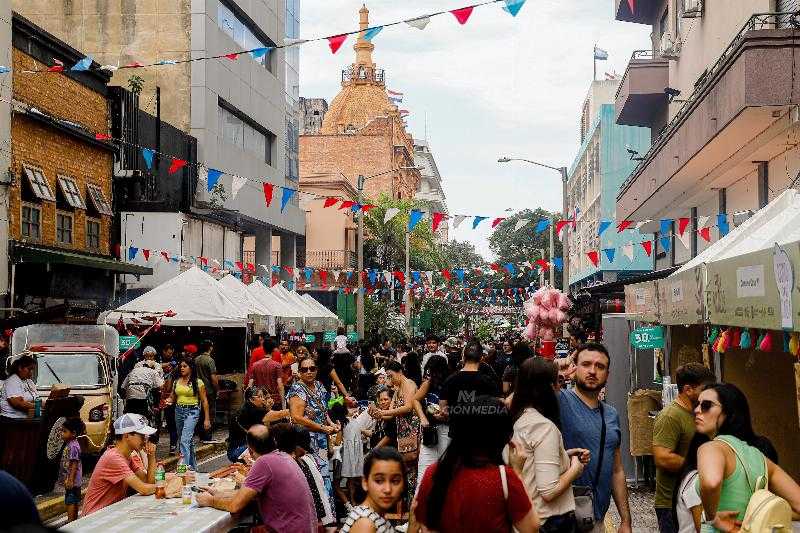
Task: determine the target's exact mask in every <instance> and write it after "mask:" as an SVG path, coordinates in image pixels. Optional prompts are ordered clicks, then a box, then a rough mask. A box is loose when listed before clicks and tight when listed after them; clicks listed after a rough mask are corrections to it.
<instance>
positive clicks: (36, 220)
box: [21, 204, 42, 241]
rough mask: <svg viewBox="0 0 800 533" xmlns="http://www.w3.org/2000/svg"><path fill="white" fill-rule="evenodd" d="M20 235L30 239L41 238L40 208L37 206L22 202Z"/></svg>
mask: <svg viewBox="0 0 800 533" xmlns="http://www.w3.org/2000/svg"><path fill="white" fill-rule="evenodd" d="M21 219H22V237H23V238H25V239H29V240H32V241H38V240H39V239H41V238H42V210H41V208H39V207H38V206H35V205H31V204H22V217H21Z"/></svg>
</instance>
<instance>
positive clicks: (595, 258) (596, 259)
mask: <svg viewBox="0 0 800 533" xmlns="http://www.w3.org/2000/svg"><path fill="white" fill-rule="evenodd" d="M586 256H587V257H588V258H589V261H591V262H592V264H593V265H594V266H595V267H597V266H599V265H600V255H599V254H598V253H597V251H596V250H592V251H590V252H586Z"/></svg>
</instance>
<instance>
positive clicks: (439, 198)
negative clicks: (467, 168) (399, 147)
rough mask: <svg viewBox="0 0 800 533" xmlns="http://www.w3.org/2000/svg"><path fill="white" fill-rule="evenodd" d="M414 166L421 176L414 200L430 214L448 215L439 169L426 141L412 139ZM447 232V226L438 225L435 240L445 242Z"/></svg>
mask: <svg viewBox="0 0 800 533" xmlns="http://www.w3.org/2000/svg"><path fill="white" fill-rule="evenodd" d="M414 164H415V165H416V166H417V167H418V168H419V169H420V174H421V176H422V179H420V181H419V188H418V189H417V192H416V194H414V198H415V199H417V200H422V201H423V202H425V203H426V205H427V206H428V209H429V211H431V212H436V213H445V214H449V211H448V210H447V199H446V198H445V195H444V189H443V188H442V175H441V174H439V167H438V166H437V165H436V159H435V158H434V157H433V152H432V151H431V147H430V145H429V144H428V141H427V140H425V141H423V140H420V139H414ZM448 230H449V224H440V225H439V228H438V229H437V230H436V238H437V239H438V240H439V241H440V242H446V241H447V239H448Z"/></svg>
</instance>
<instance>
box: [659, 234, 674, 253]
mask: <svg viewBox="0 0 800 533" xmlns="http://www.w3.org/2000/svg"><path fill="white" fill-rule="evenodd" d="M659 242H660V243H661V247H662V248H663V249H664V251H665V252H669V249H670V247H671V246H672V239H670V238H669V237H661V238H660V239H659Z"/></svg>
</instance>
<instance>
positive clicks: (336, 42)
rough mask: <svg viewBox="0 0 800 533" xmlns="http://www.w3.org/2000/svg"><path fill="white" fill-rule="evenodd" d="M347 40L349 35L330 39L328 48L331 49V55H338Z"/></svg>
mask: <svg viewBox="0 0 800 533" xmlns="http://www.w3.org/2000/svg"><path fill="white" fill-rule="evenodd" d="M346 40H347V35H346V34H345V35H333V36H332V37H328V46H329V47H330V49H331V53H334V54H335V53H336V52H338V51H339V48H341V47H342V44H344V42H345V41H346Z"/></svg>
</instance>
